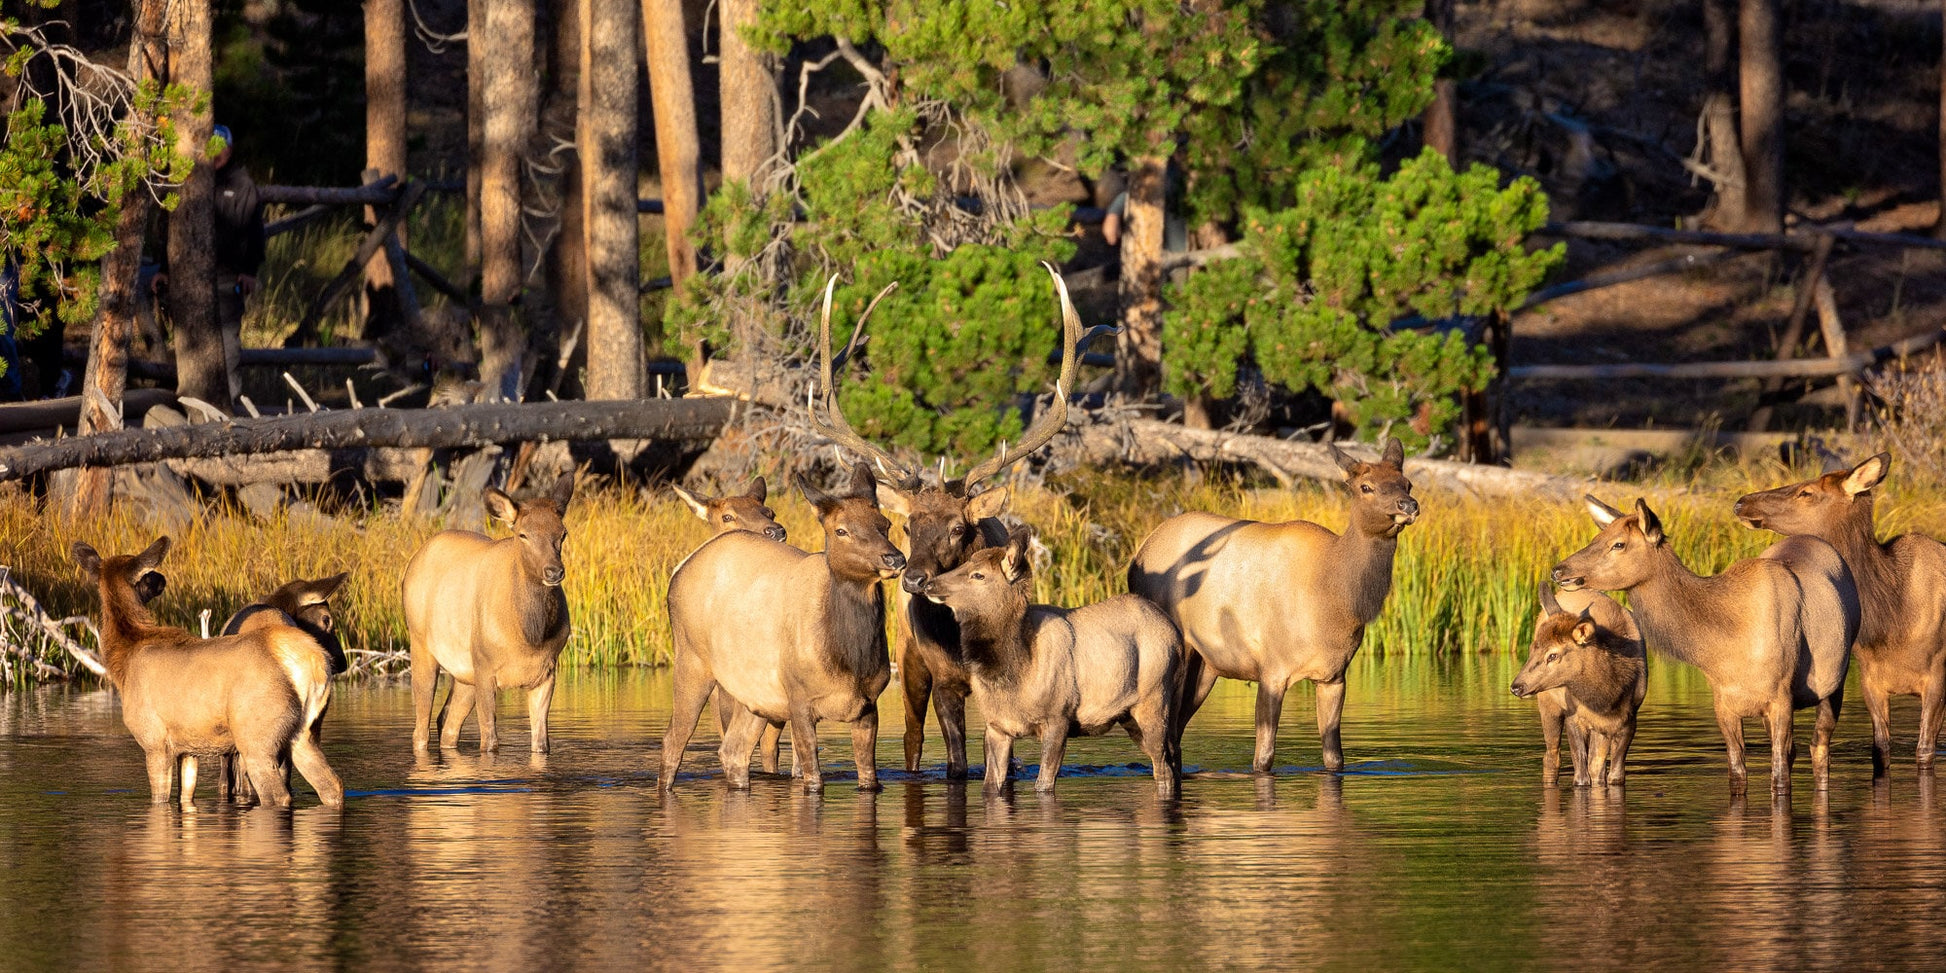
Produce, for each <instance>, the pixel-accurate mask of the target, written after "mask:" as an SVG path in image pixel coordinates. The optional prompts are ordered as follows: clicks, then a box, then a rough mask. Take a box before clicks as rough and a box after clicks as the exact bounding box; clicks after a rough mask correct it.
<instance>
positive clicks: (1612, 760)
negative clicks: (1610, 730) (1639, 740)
mask: <svg viewBox="0 0 1946 973" xmlns="http://www.w3.org/2000/svg"><path fill="white" fill-rule="evenodd" d="M1634 742H1635V721H1634V720H1626V721H1624V722H1623V723H1622V727H1621V729H1619V730H1616V731H1615V735H1614V737H1613V738H1612V739H1611V740H1610V741H1609V744H1608V783H1610V784H1616V785H1620V784H1622V783H1625V782H1626V781H1627V780H1628V766H1627V765H1628V747H1629V744H1631V743H1634Z"/></svg>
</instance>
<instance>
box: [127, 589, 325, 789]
mask: <svg viewBox="0 0 1946 973" xmlns="http://www.w3.org/2000/svg"><path fill="white" fill-rule="evenodd" d="M155 577H157V578H160V577H161V575H155ZM350 577H351V573H350V572H349V571H346V572H341V573H339V574H334V575H332V576H330V577H328V578H317V579H315V580H311V581H304V580H297V581H292V582H290V583H288V584H285V585H282V586H280V587H279V588H278V589H277V590H275V591H273V592H271V593H270V594H267V595H265V596H263V598H261V599H259V600H258V601H255V602H252V603H251V604H248V605H245V606H243V607H242V608H240V609H238V610H237V613H236V614H234V615H231V616H230V620H229V621H227V622H224V623H223V634H224V635H241V634H244V633H247V632H254V631H256V630H258V629H261V628H264V627H266V626H271V625H291V626H295V627H297V628H299V629H302V630H303V631H304V633H305V634H307V635H309V636H311V638H312V639H313V640H315V641H316V642H317V643H318V647H319V648H321V649H323V650H324V662H325V671H326V673H327V674H328V675H329V676H336V675H337V674H339V673H341V672H344V671H345V670H346V669H349V668H351V665H350V663H349V662H348V661H347V660H346V659H345V647H344V643H342V642H340V641H339V640H338V623H337V620H336V619H335V618H333V617H332V616H331V596H332V595H335V594H337V593H338V589H339V588H342V587H344V584H345V581H346V580H348V579H349V578H350ZM145 601H146V599H145ZM330 708H331V707H330V701H329V699H327V700H326V703H325V708H324V709H323V710H320V711H319V712H318V718H317V719H315V720H312V721H311V739H312V740H313V741H320V740H321V739H322V737H323V732H322V731H323V727H324V714H325V713H326V712H328V711H329V710H330ZM286 769H287V770H288V768H286ZM289 777H290V775H289V774H288V773H286V774H285V779H286V780H288V779H289ZM232 790H234V791H235V793H236V796H237V798H238V799H239V800H243V801H249V800H255V799H256V790H255V789H254V788H252V787H251V786H250V777H249V775H248V774H245V773H244V772H243V767H242V766H241V764H240V763H239V762H238V761H237V760H236V759H235V757H234V755H233V754H225V755H224V756H223V759H222V761H221V762H220V764H219V765H218V767H217V774H216V796H217V799H218V800H229V798H230V794H231V792H232Z"/></svg>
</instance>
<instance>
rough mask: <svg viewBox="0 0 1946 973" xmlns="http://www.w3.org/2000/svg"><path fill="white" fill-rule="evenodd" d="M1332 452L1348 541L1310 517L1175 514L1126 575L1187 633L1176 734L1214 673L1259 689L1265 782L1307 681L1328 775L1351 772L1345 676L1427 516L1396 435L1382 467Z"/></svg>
mask: <svg viewBox="0 0 1946 973" xmlns="http://www.w3.org/2000/svg"><path fill="white" fill-rule="evenodd" d="M1328 448H1329V449H1330V451H1331V456H1332V458H1333V459H1334V460H1336V461H1337V463H1338V466H1339V468H1340V469H1342V470H1344V472H1345V485H1346V487H1347V488H1348V490H1349V491H1350V494H1351V522H1350V524H1348V525H1347V526H1346V527H1345V531H1344V533H1342V534H1334V533H1332V532H1331V531H1329V530H1327V529H1326V528H1324V527H1320V526H1318V525H1317V524H1314V523H1311V522H1309V521H1304V520H1293V521H1289V522H1287V523H1259V522H1257V521H1251V520H1237V519H1234V518H1231V517H1223V516H1219V515H1217V514H1210V513H1185V514H1178V515H1177V516H1175V517H1171V518H1169V519H1168V520H1166V521H1163V522H1162V524H1161V525H1160V526H1158V527H1157V528H1156V529H1155V530H1153V531H1151V532H1150V533H1149V536H1148V537H1147V538H1145V539H1144V540H1143V541H1142V545H1141V547H1140V548H1138V549H1137V550H1136V552H1135V558H1134V560H1133V561H1132V562H1131V563H1130V564H1129V568H1128V588H1129V590H1130V591H1133V592H1135V593H1136V594H1139V595H1142V596H1143V597H1145V598H1148V599H1149V600H1150V601H1153V602H1155V603H1156V604H1157V605H1159V606H1161V608H1162V610H1163V612H1164V613H1166V614H1167V615H1168V616H1169V618H1170V620H1172V621H1174V622H1175V623H1176V625H1177V626H1178V627H1179V628H1181V630H1182V636H1183V644H1184V646H1185V655H1184V661H1185V662H1186V663H1187V664H1186V665H1185V667H1184V674H1183V678H1184V682H1183V692H1184V699H1183V702H1182V705H1181V706H1179V707H1178V712H1177V717H1176V718H1177V724H1178V725H1177V730H1176V732H1177V733H1178V734H1180V733H1181V732H1182V727H1183V725H1184V724H1186V723H1187V722H1188V721H1189V719H1190V717H1192V716H1194V715H1195V714H1196V710H1197V709H1198V708H1200V707H1201V706H1202V705H1203V701H1204V699H1206V698H1207V697H1208V696H1209V692H1210V688H1211V686H1213V685H1214V684H1215V682H1216V678H1217V677H1218V676H1224V677H1227V678H1230V679H1242V680H1246V681H1253V682H1255V683H1256V684H1257V748H1256V754H1255V756H1254V757H1253V758H1252V760H1251V764H1250V766H1251V769H1252V770H1254V771H1255V772H1257V773H1260V774H1261V773H1268V772H1269V771H1270V768H1271V762H1272V760H1273V758H1274V757H1275V756H1276V750H1277V724H1278V720H1279V717H1280V715H1281V714H1282V712H1283V708H1284V694H1285V693H1286V692H1287V691H1289V689H1290V687H1291V686H1292V685H1294V684H1295V683H1297V682H1298V681H1299V680H1302V679H1309V680H1311V681H1312V683H1313V684H1314V685H1315V686H1316V687H1317V711H1318V735H1319V737H1320V738H1321V740H1322V743H1323V750H1324V766H1325V769H1327V770H1331V771H1341V770H1343V769H1344V766H1345V756H1344V748H1343V744H1342V743H1341V741H1340V738H1339V733H1338V722H1339V719H1340V717H1341V716H1342V714H1343V712H1344V705H1345V670H1346V668H1347V667H1349V666H1350V665H1351V659H1352V656H1353V655H1354V654H1356V653H1357V652H1358V647H1359V645H1360V643H1362V642H1363V641H1364V638H1365V626H1366V625H1367V624H1369V623H1370V622H1371V621H1372V619H1374V618H1377V617H1378V613H1379V609H1380V608H1382V607H1383V606H1384V604H1385V597H1386V595H1388V594H1390V593H1391V590H1392V559H1393V556H1394V555H1395V554H1396V553H1397V551H1398V547H1399V532H1400V531H1403V530H1404V529H1405V528H1406V527H1407V526H1408V525H1410V524H1411V523H1412V522H1413V521H1415V520H1417V519H1418V517H1419V501H1417V500H1415V499H1413V497H1412V481H1410V480H1408V479H1406V477H1405V474H1404V472H1402V471H1401V469H1400V468H1401V466H1402V465H1403V464H1404V462H1405V447H1404V446H1402V445H1401V444H1400V443H1399V441H1398V440H1397V439H1391V440H1388V441H1387V442H1386V444H1385V449H1384V454H1383V456H1382V457H1381V458H1380V459H1379V461H1378V462H1376V463H1365V462H1360V461H1358V460H1354V459H1352V458H1351V457H1350V456H1348V455H1346V454H1345V453H1344V452H1343V451H1341V450H1339V449H1338V447H1336V446H1329V447H1328Z"/></svg>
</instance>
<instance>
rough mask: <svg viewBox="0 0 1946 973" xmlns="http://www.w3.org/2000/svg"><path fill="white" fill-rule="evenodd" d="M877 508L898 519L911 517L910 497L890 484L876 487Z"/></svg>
mask: <svg viewBox="0 0 1946 973" xmlns="http://www.w3.org/2000/svg"><path fill="white" fill-rule="evenodd" d="M878 507H879V509H880V510H883V511H885V512H886V513H888V514H896V515H898V516H900V517H910V516H912V496H911V494H909V493H907V492H906V491H905V490H904V489H902V488H900V487H895V486H893V485H892V484H890V483H881V484H879V485H878Z"/></svg>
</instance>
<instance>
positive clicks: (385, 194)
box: [257, 176, 399, 206]
mask: <svg viewBox="0 0 1946 973" xmlns="http://www.w3.org/2000/svg"><path fill="white" fill-rule="evenodd" d="M398 181H399V177H397V176H386V177H385V178H383V179H379V180H376V181H374V182H368V183H366V184H365V185H363V186H258V187H257V198H259V199H261V200H263V201H264V202H265V203H286V204H297V203H302V204H304V205H306V206H319V205H325V206H348V205H359V206H383V205H386V204H388V203H390V202H392V201H393V200H395V199H397V198H398V197H399V188H398V186H397V185H396V184H397V183H398Z"/></svg>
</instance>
